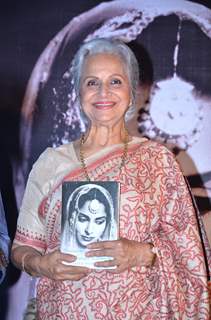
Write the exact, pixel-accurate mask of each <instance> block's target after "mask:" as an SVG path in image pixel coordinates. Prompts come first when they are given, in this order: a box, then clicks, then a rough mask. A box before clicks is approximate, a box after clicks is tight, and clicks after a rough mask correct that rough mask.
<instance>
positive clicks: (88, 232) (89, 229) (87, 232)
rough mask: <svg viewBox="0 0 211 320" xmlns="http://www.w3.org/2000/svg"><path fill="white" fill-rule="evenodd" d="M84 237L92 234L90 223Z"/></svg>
mask: <svg viewBox="0 0 211 320" xmlns="http://www.w3.org/2000/svg"><path fill="white" fill-rule="evenodd" d="M85 233H86V235H90V234H91V233H92V226H91V223H88V224H87V226H86V229H85Z"/></svg>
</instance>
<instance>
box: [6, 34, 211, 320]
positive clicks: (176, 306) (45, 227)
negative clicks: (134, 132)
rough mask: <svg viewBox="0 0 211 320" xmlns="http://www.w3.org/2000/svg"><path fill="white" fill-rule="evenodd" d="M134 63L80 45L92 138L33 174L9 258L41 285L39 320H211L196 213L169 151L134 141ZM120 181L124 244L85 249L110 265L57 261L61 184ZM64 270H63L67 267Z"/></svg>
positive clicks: (80, 75) (111, 50)
mask: <svg viewBox="0 0 211 320" xmlns="http://www.w3.org/2000/svg"><path fill="white" fill-rule="evenodd" d="M137 70H138V66H137V61H136V59H135V57H134V55H133V53H132V52H131V50H130V49H129V48H128V47H127V46H126V45H125V44H123V43H121V42H119V41H115V40H105V39H97V40H92V41H90V42H87V43H85V44H84V45H83V46H82V47H81V48H80V50H79V52H78V53H77V54H76V56H75V58H74V61H73V65H72V76H73V80H74V84H75V90H76V94H77V98H78V101H79V102H80V106H81V111H82V114H83V116H85V117H86V119H88V124H89V125H88V129H87V131H86V133H85V134H83V135H82V137H81V139H80V141H76V142H74V143H70V144H67V145H63V146H60V147H59V148H57V149H52V148H48V149H47V150H46V151H45V152H44V153H43V154H42V155H41V156H40V158H39V159H38V161H37V162H36V163H35V165H34V167H33V169H32V172H31V173H30V176H29V180H28V184H27V187H26V192H25V196H24V199H23V203H22V207H21V211H20V215H19V219H18V226H17V233H16V237H15V240H14V244H13V249H12V259H13V262H14V263H15V265H16V266H17V267H19V268H20V269H22V270H24V271H26V272H28V273H29V274H31V275H33V276H37V277H39V278H40V280H39V283H38V286H37V304H38V319H42V320H44V319H77V320H79V319H80V320H81V319H84V320H85V319H93V320H94V319H107V320H111V319H115V320H117V319H119V320H120V319H126V320H129V319H130V320H132V319H133V320H135V319H136V320H137V319H142V320H144V319H156V320H157V319H166V320H167V319H183V320H184V319H189V320H191V319H201V320H202V319H207V320H208V319H209V310H208V309H209V307H208V292H207V274H206V268H205V263H204V257H203V249H202V245H201V242H200V236H199V233H198V226H197V221H196V217H195V212H194V208H193V206H192V202H191V198H190V196H189V193H188V190H187V187H186V184H185V181H184V179H183V176H182V173H181V170H180V168H179V166H178V164H177V162H176V161H175V159H174V157H173V156H172V154H171V152H170V151H168V150H167V149H166V148H165V147H163V146H161V145H159V144H157V143H155V142H151V141H149V140H147V139H144V138H137V137H133V136H131V135H130V134H129V133H128V131H127V129H126V124H125V118H126V117H127V115H128V112H130V110H131V109H132V108H133V105H134V102H135V100H136V89H137V85H138V79H139V77H138V71H137ZM84 180H88V181H118V182H120V184H121V196H120V223H119V224H120V225H119V229H120V238H119V239H118V240H114V241H101V242H95V243H91V244H89V245H88V246H87V249H89V250H88V252H87V253H86V255H87V256H88V257H91V256H92V257H102V256H109V257H111V258H112V259H110V260H109V261H101V262H96V266H98V267H115V269H112V270H107V269H105V270H93V269H88V268H85V267H77V266H70V265H66V263H68V262H70V263H71V262H73V261H75V259H76V257H75V256H73V255H71V254H64V253H61V252H60V250H59V247H60V234H61V185H62V182H63V181H84ZM63 262H65V264H64V263H63Z"/></svg>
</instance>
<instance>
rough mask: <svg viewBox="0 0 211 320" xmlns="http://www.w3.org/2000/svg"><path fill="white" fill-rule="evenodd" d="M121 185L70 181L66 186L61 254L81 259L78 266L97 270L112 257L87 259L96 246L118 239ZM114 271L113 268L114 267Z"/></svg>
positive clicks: (63, 194) (63, 201) (103, 182)
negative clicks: (95, 243)
mask: <svg viewBox="0 0 211 320" xmlns="http://www.w3.org/2000/svg"><path fill="white" fill-rule="evenodd" d="M119 199H120V184H119V183H118V182H116V181H97V182H88V181H66V182H63V184H62V222H61V252H63V253H71V254H73V255H75V256H77V259H76V261H74V262H73V263H71V265H75V266H86V267H89V268H95V269H102V268H101V267H100V268H99V267H95V266H94V263H95V262H96V261H105V260H111V257H86V256H85V253H86V251H87V249H86V246H87V245H88V244H90V243H92V242H97V241H107V240H116V239H118V226H119ZM112 268H113V267H112Z"/></svg>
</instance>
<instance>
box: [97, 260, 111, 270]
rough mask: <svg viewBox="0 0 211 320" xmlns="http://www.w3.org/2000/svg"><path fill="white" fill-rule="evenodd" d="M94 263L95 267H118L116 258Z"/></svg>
mask: <svg viewBox="0 0 211 320" xmlns="http://www.w3.org/2000/svg"><path fill="white" fill-rule="evenodd" d="M94 265H95V267H102V268H107V267H116V262H115V260H108V261H98V262H95V264H94Z"/></svg>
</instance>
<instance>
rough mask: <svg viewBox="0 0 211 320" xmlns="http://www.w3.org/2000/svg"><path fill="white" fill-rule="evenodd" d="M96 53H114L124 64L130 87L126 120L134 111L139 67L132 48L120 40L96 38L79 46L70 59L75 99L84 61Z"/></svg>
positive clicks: (78, 91)
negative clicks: (129, 104)
mask: <svg viewBox="0 0 211 320" xmlns="http://www.w3.org/2000/svg"><path fill="white" fill-rule="evenodd" d="M98 53H109V54H114V55H116V56H118V57H119V58H120V59H121V60H122V62H123V63H124V65H125V68H126V72H127V74H128V78H129V83H130V87H131V104H132V105H131V106H130V108H129V109H128V111H127V113H126V120H127V117H128V118H131V116H132V114H133V113H134V111H135V101H136V93H137V87H138V84H139V67H138V62H137V59H136V57H135V55H134V53H133V52H132V50H131V49H130V48H129V47H128V46H127V45H126V44H125V43H124V42H122V41H120V40H116V39H104V38H97V39H94V40H91V41H88V42H85V43H84V44H83V45H82V46H81V47H80V49H79V50H78V52H77V53H76V55H75V57H74V59H73V60H72V66H71V75H72V79H73V85H74V89H75V92H76V96H77V99H79V96H80V81H81V75H82V68H83V64H84V61H85V59H86V58H87V57H88V56H91V55H94V54H98ZM79 100H80V99H79Z"/></svg>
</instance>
